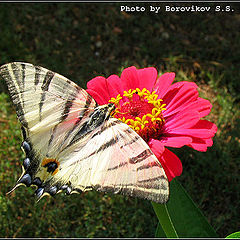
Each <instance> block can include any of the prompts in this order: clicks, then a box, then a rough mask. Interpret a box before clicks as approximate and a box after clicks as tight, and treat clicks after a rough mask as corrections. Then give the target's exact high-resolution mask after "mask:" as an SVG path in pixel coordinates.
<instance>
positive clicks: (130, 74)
mask: <svg viewBox="0 0 240 240" xmlns="http://www.w3.org/2000/svg"><path fill="white" fill-rule="evenodd" d="M121 81H122V86H123V89H124V90H125V91H128V90H129V89H136V88H137V87H139V79H138V74H137V69H136V67H128V68H125V69H124V70H123V71H122V74H121Z"/></svg>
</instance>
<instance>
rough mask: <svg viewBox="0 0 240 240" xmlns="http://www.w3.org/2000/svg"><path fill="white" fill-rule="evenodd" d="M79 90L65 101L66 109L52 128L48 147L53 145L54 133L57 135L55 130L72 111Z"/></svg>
mask: <svg viewBox="0 0 240 240" xmlns="http://www.w3.org/2000/svg"><path fill="white" fill-rule="evenodd" d="M78 93H79V91H76V92H75V94H74V96H70V97H68V100H67V101H66V103H65V107H64V110H63V112H62V114H61V117H60V119H59V123H58V124H57V125H56V126H55V127H54V128H53V130H52V133H51V136H50V139H49V141H48V147H49V146H50V145H51V143H52V141H53V138H54V135H55V132H56V130H57V128H58V126H59V124H61V123H62V122H63V121H64V120H65V119H66V118H67V116H68V114H69V112H70V109H71V107H72V105H73V102H74V100H75V99H76V97H77V95H78Z"/></svg>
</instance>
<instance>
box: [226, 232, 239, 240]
mask: <svg viewBox="0 0 240 240" xmlns="http://www.w3.org/2000/svg"><path fill="white" fill-rule="evenodd" d="M226 238H238V239H240V232H235V233H231V234H230V235H228V236H227V237H226Z"/></svg>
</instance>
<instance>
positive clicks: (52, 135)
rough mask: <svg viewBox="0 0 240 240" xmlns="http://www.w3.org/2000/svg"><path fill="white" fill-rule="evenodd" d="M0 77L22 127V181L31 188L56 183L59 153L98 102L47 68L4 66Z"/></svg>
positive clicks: (15, 64)
mask: <svg viewBox="0 0 240 240" xmlns="http://www.w3.org/2000/svg"><path fill="white" fill-rule="evenodd" d="M0 75H1V76H2V77H3V78H4V79H5V80H6V82H7V86H8V89H9V93H10V96H11V99H12V101H13V103H14V105H15V107H16V111H17V116H18V119H19V121H20V123H21V125H22V131H23V137H24V142H23V145H22V147H23V148H24V150H25V152H26V154H27V158H26V159H25V160H24V166H25V171H24V172H23V174H25V175H24V176H23V177H24V178H23V179H21V180H19V181H20V182H21V181H22V182H23V183H25V184H27V185H29V184H30V183H32V182H34V180H35V179H37V180H35V182H36V183H38V185H42V184H40V181H39V179H40V180H41V182H42V183H44V182H47V181H49V180H50V179H52V177H53V176H52V174H51V171H50V170H51V169H53V170H54V168H55V167H56V164H59V162H58V161H55V159H57V156H58V153H59V152H60V151H61V149H64V148H65V147H66V146H67V145H68V144H69V142H71V140H72V138H73V137H74V135H75V134H76V133H77V132H78V130H79V126H81V125H82V124H83V123H84V122H85V121H87V120H88V117H89V115H90V114H91V113H92V112H93V111H94V109H95V107H96V102H95V101H94V99H93V98H92V97H91V96H90V95H89V94H88V93H87V92H86V91H85V90H83V89H82V88H80V87H78V86H77V85H76V84H75V83H73V82H71V81H70V80H68V79H67V78H65V77H63V76H61V75H59V74H57V73H54V72H52V71H49V70H47V69H45V68H43V67H39V66H34V65H32V64H28V63H21V62H15V63H10V64H6V65H3V66H2V67H1V68H0ZM51 159H52V161H51ZM54 161H55V164H54ZM45 165H46V166H45ZM47 170H49V171H50V172H48V171H47ZM30 178H31V179H30ZM19 181H18V182H19ZM35 182H34V183H35Z"/></svg>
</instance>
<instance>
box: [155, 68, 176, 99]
mask: <svg viewBox="0 0 240 240" xmlns="http://www.w3.org/2000/svg"><path fill="white" fill-rule="evenodd" d="M174 78H175V73H173V72H170V73H164V74H163V75H161V76H160V77H159V78H158V79H157V81H156V83H155V85H154V87H153V90H154V91H156V93H157V95H158V97H159V98H161V99H162V98H163V96H164V95H165V94H166V92H167V90H168V88H169V87H170V85H171V84H172V82H173V81H174Z"/></svg>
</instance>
